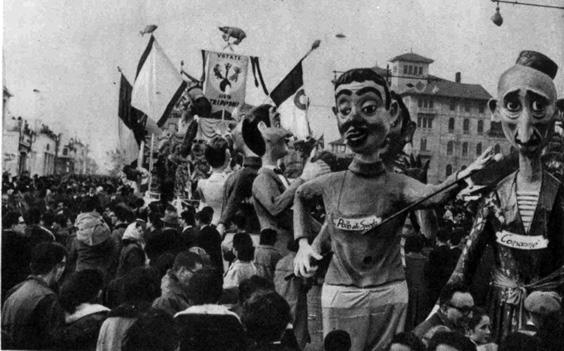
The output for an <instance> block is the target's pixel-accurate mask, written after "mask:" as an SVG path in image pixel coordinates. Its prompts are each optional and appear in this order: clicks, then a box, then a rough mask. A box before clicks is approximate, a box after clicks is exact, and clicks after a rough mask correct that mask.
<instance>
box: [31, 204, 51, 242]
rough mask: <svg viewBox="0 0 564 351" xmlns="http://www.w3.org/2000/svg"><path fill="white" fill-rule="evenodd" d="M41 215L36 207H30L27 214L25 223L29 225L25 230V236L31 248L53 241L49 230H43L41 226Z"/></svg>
mask: <svg viewBox="0 0 564 351" xmlns="http://www.w3.org/2000/svg"><path fill="white" fill-rule="evenodd" d="M42 217H43V213H42V212H41V209H40V208H38V207H32V208H30V209H29V211H28V212H27V223H28V224H29V225H28V226H27V228H26V230H27V235H28V236H29V240H30V243H31V247H34V246H35V245H37V244H39V243H42V242H51V241H55V235H54V234H53V233H52V232H51V230H49V229H47V228H45V227H44V226H42V225H41V218H42Z"/></svg>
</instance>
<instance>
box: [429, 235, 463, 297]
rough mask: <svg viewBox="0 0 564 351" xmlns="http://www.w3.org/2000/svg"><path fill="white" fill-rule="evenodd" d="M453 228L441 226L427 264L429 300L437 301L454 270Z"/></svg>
mask: <svg viewBox="0 0 564 351" xmlns="http://www.w3.org/2000/svg"><path fill="white" fill-rule="evenodd" d="M451 233H452V228H451V227H449V226H443V227H440V228H439V230H438V231H437V235H436V237H435V242H436V244H435V247H434V248H433V250H432V251H431V252H430V253H429V260H428V261H427V264H426V265H425V281H426V282H427V289H428V291H429V301H437V299H438V298H439V295H440V293H441V289H442V288H443V286H445V284H446V282H447V281H448V278H449V277H450V275H451V274H452V271H453V270H454V266H455V265H456V261H455V260H453V256H452V252H451V250H450V235H451Z"/></svg>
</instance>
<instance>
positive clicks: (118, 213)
mask: <svg viewBox="0 0 564 351" xmlns="http://www.w3.org/2000/svg"><path fill="white" fill-rule="evenodd" d="M113 212H114V213H115V217H116V219H117V221H119V222H122V223H131V221H133V219H134V216H133V212H132V211H131V209H130V208H129V206H127V205H126V204H124V203H119V204H117V205H116V206H114V211H113Z"/></svg>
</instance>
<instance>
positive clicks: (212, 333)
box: [174, 268, 274, 351]
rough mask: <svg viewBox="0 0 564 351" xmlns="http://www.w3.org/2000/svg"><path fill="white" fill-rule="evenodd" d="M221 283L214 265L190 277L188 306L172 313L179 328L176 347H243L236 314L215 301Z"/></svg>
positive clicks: (191, 349) (195, 349) (189, 349)
mask: <svg viewBox="0 0 564 351" xmlns="http://www.w3.org/2000/svg"><path fill="white" fill-rule="evenodd" d="M222 285H223V281H222V278H221V273H220V272H218V271H217V270H216V269H215V268H205V269H202V270H200V271H198V272H196V273H195V274H194V275H193V277H192V278H191V280H190V284H189V286H188V297H189V300H190V303H191V305H192V306H191V307H189V308H187V309H185V310H184V311H181V312H178V313H177V314H176V315H175V316H174V319H175V321H176V324H177V326H178V327H179V330H180V333H179V334H180V350H182V351H184V350H186V351H200V350H201V351H203V350H226V351H231V350H233V351H235V350H245V349H246V345H245V338H244V331H243V326H242V325H241V322H240V320H239V317H238V316H237V315H236V314H235V313H234V312H231V311H230V310H229V309H228V308H227V307H225V306H223V305H219V304H218V301H219V299H220V297H221V295H222ZM272 317H273V318H274V316H272Z"/></svg>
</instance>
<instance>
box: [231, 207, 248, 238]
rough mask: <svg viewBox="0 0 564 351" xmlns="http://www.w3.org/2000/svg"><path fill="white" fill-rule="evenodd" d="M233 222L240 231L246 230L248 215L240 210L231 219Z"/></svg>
mask: <svg viewBox="0 0 564 351" xmlns="http://www.w3.org/2000/svg"><path fill="white" fill-rule="evenodd" d="M231 222H233V225H234V226H235V228H236V230H237V232H238V233H239V232H244V231H245V228H246V226H247V217H245V215H244V214H243V213H242V212H240V211H238V212H236V213H235V215H234V216H233V218H232V219H231Z"/></svg>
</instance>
